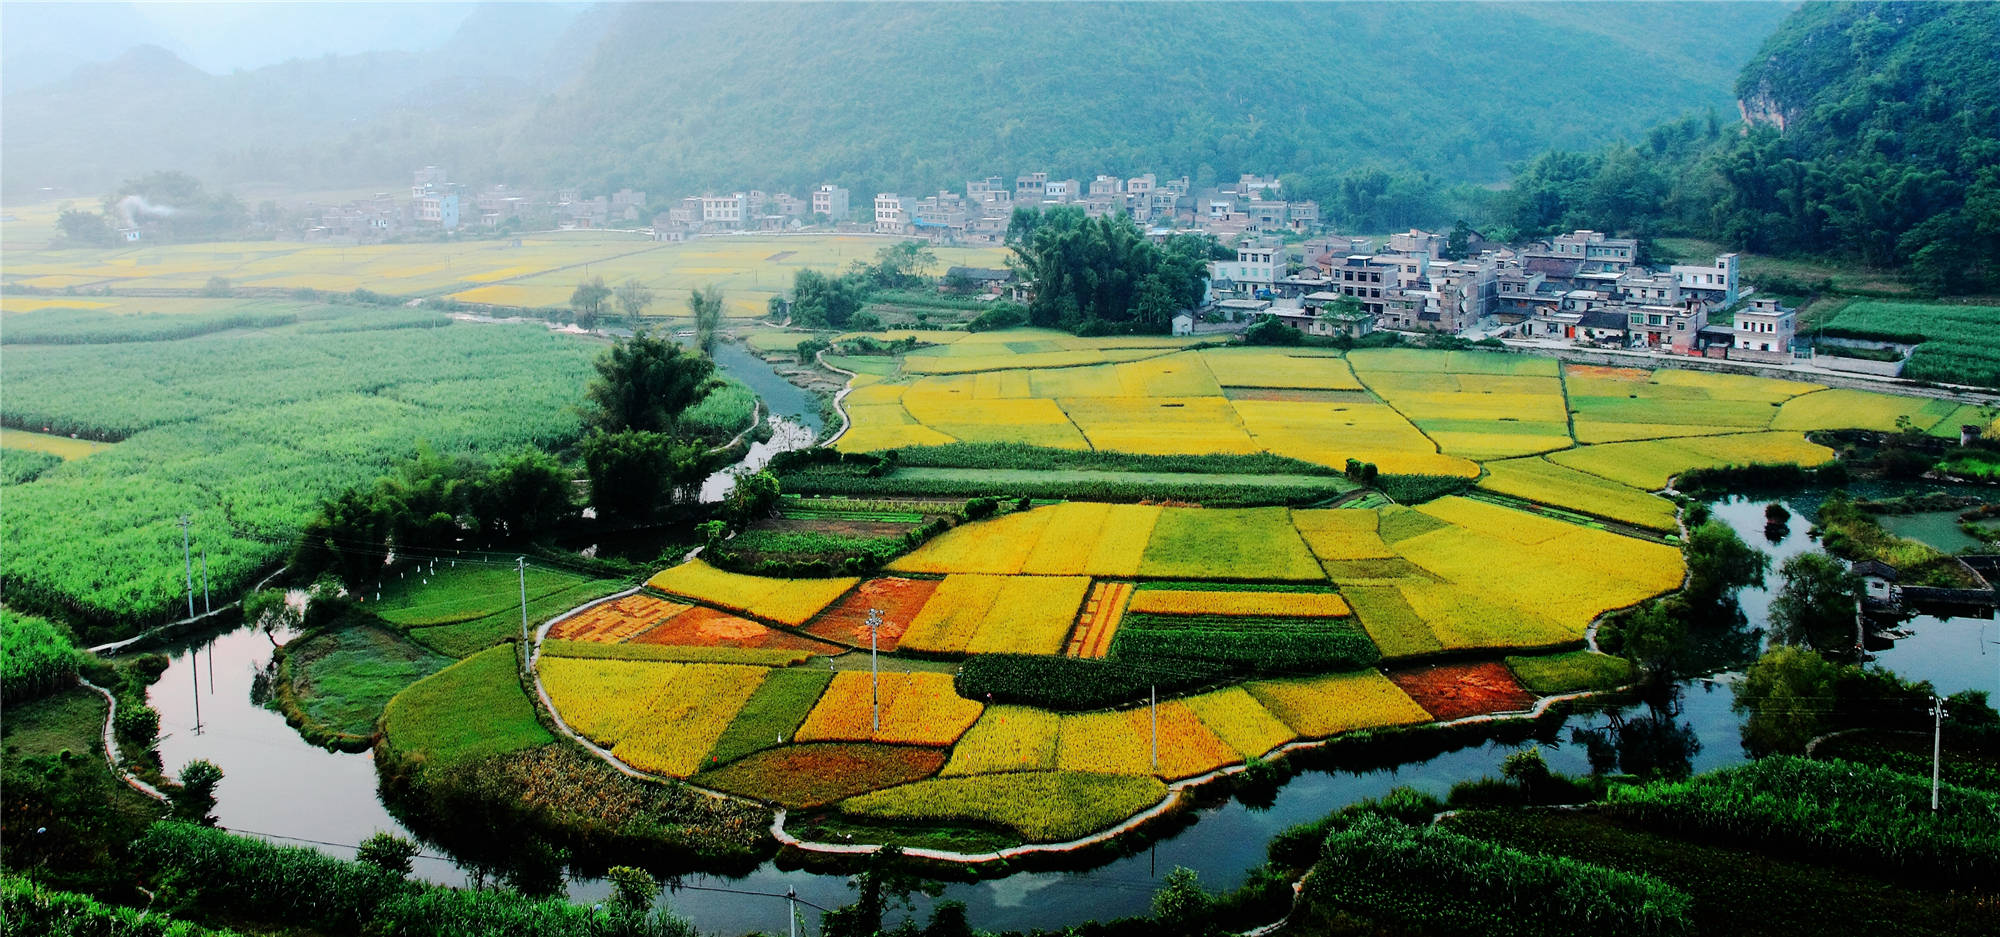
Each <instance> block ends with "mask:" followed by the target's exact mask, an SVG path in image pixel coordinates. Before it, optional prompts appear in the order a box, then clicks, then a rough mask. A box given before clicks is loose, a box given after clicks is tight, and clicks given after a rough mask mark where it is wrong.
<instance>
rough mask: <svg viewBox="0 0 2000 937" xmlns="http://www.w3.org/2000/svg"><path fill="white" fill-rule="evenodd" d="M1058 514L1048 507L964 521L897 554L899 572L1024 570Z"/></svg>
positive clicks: (893, 565)
mask: <svg viewBox="0 0 2000 937" xmlns="http://www.w3.org/2000/svg"><path fill="white" fill-rule="evenodd" d="M1054 516H1055V515H1054V513H1053V512H1051V511H1050V510H1049V509H1048V508H1039V509H1036V510H1032V511H1022V512H1018V513H1013V514H1008V515H1005V516H1003V517H995V518H989V519H987V520H983V521H974V522H972V523H969V524H961V525H959V526H958V527H956V528H954V529H952V530H948V531H945V532H944V533H942V534H939V535H938V536H936V537H933V538H931V540H930V541H929V542H928V543H925V544H924V545H923V546H921V547H918V548H916V549H915V550H912V551H910V552H909V553H906V554H904V555H902V556H901V557H898V558H897V559H896V560H895V562H892V563H890V564H889V569H890V570H891V571H893V572H899V573H993V574H1012V573H1018V572H1020V571H1021V565H1022V564H1023V563H1025V562H1027V559H1028V554H1029V553H1031V552H1033V551H1034V549H1035V546H1036V545H1037V544H1038V543H1040V541H1041V538H1042V534H1043V533H1044V532H1045V531H1046V530H1047V529H1048V525H1049V521H1050V520H1051V518H1053V517H1054Z"/></svg>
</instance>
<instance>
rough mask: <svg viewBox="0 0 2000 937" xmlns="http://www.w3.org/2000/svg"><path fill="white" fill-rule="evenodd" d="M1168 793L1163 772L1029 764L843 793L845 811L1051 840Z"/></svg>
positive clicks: (1082, 832) (1088, 829)
mask: <svg viewBox="0 0 2000 937" xmlns="http://www.w3.org/2000/svg"><path fill="white" fill-rule="evenodd" d="M1165 796H1167V786H1166V785H1165V784H1162V783H1161V782H1160V780H1159V779H1158V778H1152V777H1136V776H1131V775H1110V774H1080V773H1077V772H1069V771H1024V772H1016V773H1012V774H981V775H972V776H970V777H959V778H937V779H934V780H930V781H920V782H918V783H915V784H908V785H904V786H902V787H896V788H890V789H888V790H883V791H876V792H874V793H872V794H865V795H863V796H860V797H854V798H850V799H848V800H844V801H842V802H841V803H840V811H841V813H843V814H846V815H848V816H854V817H866V818H870V819H878V820H921V821H943V822H952V821H960V822H964V821H972V822H976V823H990V824H993V825H995V826H1000V827H1005V828H1007V829H1010V830H1013V831H1014V832H1016V833H1019V834H1020V835H1021V838H1022V839H1024V840H1027V841H1028V842H1032V843H1049V842H1062V841H1065V840H1072V839H1077V838H1080V837H1084V836H1088V835H1090V834H1091V833H1095V832H1097V831H1099V830H1103V829H1107V828H1109V827H1111V826H1114V825H1116V824H1117V823H1119V822H1120V821H1123V820H1124V819H1125V818H1126V817H1129V816H1131V815H1133V814H1135V813H1138V812H1140V811H1142V810H1145V809H1146V808H1148V807H1151V806H1152V805H1154V804H1156V803H1159V802H1160V799H1161V798H1163V797H1165Z"/></svg>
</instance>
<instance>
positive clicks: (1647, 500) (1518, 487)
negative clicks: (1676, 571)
mask: <svg viewBox="0 0 2000 937" xmlns="http://www.w3.org/2000/svg"><path fill="white" fill-rule="evenodd" d="M1479 487H1481V488H1484V489H1486V490H1488V491H1493V492H1498V493H1500V494H1503V495H1511V496H1513V497H1516V498H1522V499H1525V500H1528V501H1535V502H1538V503H1541V504H1552V505H1556V506H1558V507H1565V508H1572V509H1575V510H1578V511H1582V512H1584V513H1586V514H1594V515H1597V516H1598V517H1604V518H1609V519H1611V520H1614V521H1623V522H1625V523H1627V524H1632V525H1635V526H1638V527H1645V528H1647V529H1650V530H1662V531H1671V530H1673V529H1674V526H1675V525H1674V503H1673V502H1672V501H1668V500H1667V499H1665V498H1662V497H1660V496H1658V495H1653V494H1648V493H1646V492H1643V491H1640V490H1638V489H1636V488H1633V487H1631V486H1629V485H1621V484H1618V483H1617V482H1613V481H1610V480H1608V479H1603V478H1599V477H1597V476H1595V475H1590V474H1586V473H1584V472H1579V471H1577V470H1575V469H1571V468H1565V467H1563V466H1560V465H1557V464H1555V463H1553V462H1550V461H1548V460H1547V459H1543V458H1527V459H1507V460H1504V461H1499V462H1488V463H1486V475H1485V476H1484V477H1482V478H1481V479H1480V480H1479ZM1306 542H1308V543H1311V542H1312V540H1311V537H1310V536H1308V537H1307V541H1306Z"/></svg>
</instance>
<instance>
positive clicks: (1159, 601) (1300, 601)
mask: <svg viewBox="0 0 2000 937" xmlns="http://www.w3.org/2000/svg"><path fill="white" fill-rule="evenodd" d="M1128 608H1129V609H1130V610H1131V611H1134V612H1145V613H1151V614H1154V615H1282V616H1288V617H1292V618H1340V617H1343V616H1345V615H1347V614H1349V611H1348V608H1347V603H1346V602H1344V601H1342V600H1341V598H1340V596H1337V595H1334V594H1332V593H1330V592H1203V591H1198V590H1186V589H1147V590H1144V591H1141V592H1135V593H1133V594H1132V603H1131V605H1130V606H1128Z"/></svg>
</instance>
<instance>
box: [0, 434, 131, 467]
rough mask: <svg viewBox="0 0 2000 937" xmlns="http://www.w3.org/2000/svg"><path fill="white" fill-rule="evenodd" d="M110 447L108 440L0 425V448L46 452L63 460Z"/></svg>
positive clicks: (80, 456)
mask: <svg viewBox="0 0 2000 937" xmlns="http://www.w3.org/2000/svg"><path fill="white" fill-rule="evenodd" d="M109 448H111V444H110V443H108V442H96V441H94V440H89V439H71V438H69V437H68V436H51V435H49V434H47V433H31V432H28V431H27V430H24V429H7V428H6V427H0V449H26V450H29V451H31V452H47V453H49V454H51V455H56V456H61V457H62V458H63V459H64V460H65V461H67V460H69V459H81V458H83V457H84V456H87V455H90V454H91V453H93V452H103V451H104V450H106V449H109Z"/></svg>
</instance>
